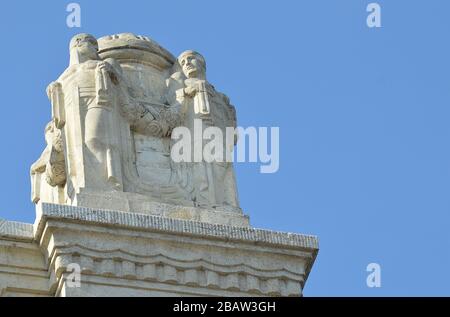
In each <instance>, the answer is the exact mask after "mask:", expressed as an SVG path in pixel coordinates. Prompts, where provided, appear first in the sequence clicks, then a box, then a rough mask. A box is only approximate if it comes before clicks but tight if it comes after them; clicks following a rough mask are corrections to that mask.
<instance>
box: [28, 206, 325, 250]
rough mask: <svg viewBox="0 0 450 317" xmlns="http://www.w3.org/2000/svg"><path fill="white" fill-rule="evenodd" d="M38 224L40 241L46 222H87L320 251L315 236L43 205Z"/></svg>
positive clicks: (37, 231)
mask: <svg viewBox="0 0 450 317" xmlns="http://www.w3.org/2000/svg"><path fill="white" fill-rule="evenodd" d="M37 210H38V215H39V216H38V217H37V219H40V220H39V222H38V223H37V224H36V226H35V236H36V238H37V239H39V237H40V235H41V234H42V230H43V227H42V226H43V224H44V222H45V220H46V219H52V218H58V219H68V220H75V221H85V222H89V223H95V224H99V225H105V226H109V225H113V226H120V227H126V228H131V229H135V230H144V231H147V230H148V231H159V232H170V233H173V234H180V235H192V236H202V237H209V238H215V239H221V240H233V241H241V242H246V243H254V244H266V245H279V246H283V247H285V248H286V247H288V248H294V249H310V250H311V249H312V251H317V250H318V248H319V245H318V239H317V237H315V236H310V235H302V234H295V233H287V232H277V231H271V230H263V229H253V228H241V227H232V226H225V225H216V224H209V223H204V222H197V221H190V220H179V219H172V218H165V217H159V216H152V215H145V214H137V213H129V212H121V211H111V210H101V209H92V208H86V207H73V206H66V205H56V204H49V203H42V204H40V205H39V206H38V208H37Z"/></svg>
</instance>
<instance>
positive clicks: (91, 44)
mask: <svg viewBox="0 0 450 317" xmlns="http://www.w3.org/2000/svg"><path fill="white" fill-rule="evenodd" d="M70 47H71V49H76V50H77V51H78V53H79V54H80V55H82V56H84V57H86V58H87V59H97V57H98V53H97V51H98V43H97V40H96V39H95V38H94V37H93V36H92V35H89V34H80V35H77V36H75V37H74V38H73V39H72V41H71V43H70Z"/></svg>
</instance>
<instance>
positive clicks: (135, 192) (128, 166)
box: [31, 33, 249, 226]
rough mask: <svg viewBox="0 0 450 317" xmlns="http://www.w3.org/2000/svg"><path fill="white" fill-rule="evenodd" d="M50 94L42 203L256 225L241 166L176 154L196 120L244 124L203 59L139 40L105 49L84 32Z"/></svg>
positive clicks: (36, 175)
mask: <svg viewBox="0 0 450 317" xmlns="http://www.w3.org/2000/svg"><path fill="white" fill-rule="evenodd" d="M47 93H48V96H49V99H50V101H51V104H52V119H51V122H50V123H49V124H48V125H47V127H46V129H45V131H46V132H45V136H46V141H47V147H46V148H45V150H44V152H43V153H42V155H41V157H40V158H39V159H38V161H36V163H34V164H33V165H32V167H31V178H32V201H33V202H35V203H37V202H39V201H41V202H49V203H56V204H64V205H73V206H84V207H93V208H111V209H114V210H122V211H135V212H142V213H153V211H154V210H155V208H154V203H161V204H166V206H168V205H174V206H179V207H177V208H171V210H170V211H168V213H169V216H170V217H178V215H180V218H186V217H191V218H190V219H192V220H198V219H199V218H201V220H202V221H205V222H210V221H211V222H215V223H224V224H234V225H239V226H249V223H248V219H247V218H246V217H245V216H244V215H243V213H242V210H241V209H240V207H239V202H238V198H237V189H236V181H235V176H234V170H233V166H232V163H230V162H206V161H205V160H203V159H202V160H201V161H196V162H193V161H192V162H175V161H173V160H172V159H171V156H170V152H171V148H172V146H173V144H174V141H173V140H172V138H171V134H172V131H173V129H174V128H177V127H186V128H188V129H189V130H190V131H193V129H194V121H195V120H197V119H198V120H202V121H203V123H204V124H203V130H205V129H207V128H208V127H210V126H214V127H218V128H220V129H222V131H223V132H224V133H225V128H226V127H235V126H236V113H235V109H234V107H233V106H232V105H231V104H230V101H229V99H228V97H227V96H225V95H224V94H222V93H220V92H218V91H217V90H216V89H215V88H214V87H213V86H212V85H211V84H210V83H209V82H208V81H207V80H206V62H205V60H204V58H203V57H202V56H201V55H200V54H198V53H196V52H193V51H186V52H184V53H182V54H181V55H180V57H179V58H178V59H175V58H174V57H173V56H172V54H170V53H169V52H168V51H166V50H165V49H164V48H162V47H161V46H160V45H158V44H157V43H155V42H154V41H153V40H151V39H149V38H147V37H144V36H136V35H134V34H130V33H124V34H117V35H112V36H106V37H103V38H100V39H99V40H98V41H97V40H96V39H95V38H94V37H93V36H91V35H89V34H79V35H77V36H75V37H74V38H73V39H72V41H71V43H70V64H69V67H68V68H67V69H66V70H65V71H64V72H63V74H62V75H61V76H60V77H59V78H58V79H57V80H56V81H55V82H53V83H51V84H50V85H49V87H48V89H47ZM231 146H233V144H231ZM224 150H225V151H228V152H230V151H231V150H232V149H231V148H229V147H227V148H224ZM192 159H193V158H192ZM180 206H184V207H187V208H186V209H184V210H183V211H180ZM189 208H190V209H189ZM193 208H199V209H201V211H200V210H199V211H198V212H195V211H193ZM206 211H210V213H211V217H209V216H206V213H207V212H206ZM217 212H224V213H223V215H221V216H219V217H217V216H215V215H216V214H217Z"/></svg>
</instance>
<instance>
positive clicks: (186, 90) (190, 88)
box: [184, 86, 198, 98]
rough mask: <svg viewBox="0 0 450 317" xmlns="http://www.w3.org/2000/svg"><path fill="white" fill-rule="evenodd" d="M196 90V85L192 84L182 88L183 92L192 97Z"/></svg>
mask: <svg viewBox="0 0 450 317" xmlns="http://www.w3.org/2000/svg"><path fill="white" fill-rule="evenodd" d="M197 92H198V89H197V87H194V86H188V87H186V88H184V94H185V95H186V96H188V97H191V98H192V97H194V96H195V94H196V93H197Z"/></svg>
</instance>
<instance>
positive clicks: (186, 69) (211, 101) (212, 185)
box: [167, 50, 239, 210]
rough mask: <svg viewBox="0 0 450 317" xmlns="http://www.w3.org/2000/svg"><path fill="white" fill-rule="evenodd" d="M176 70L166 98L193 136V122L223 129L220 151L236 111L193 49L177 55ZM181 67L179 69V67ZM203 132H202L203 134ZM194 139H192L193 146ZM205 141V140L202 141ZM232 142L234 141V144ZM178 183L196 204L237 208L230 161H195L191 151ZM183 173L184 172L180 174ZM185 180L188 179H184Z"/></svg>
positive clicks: (180, 166) (233, 125) (233, 121)
mask: <svg viewBox="0 0 450 317" xmlns="http://www.w3.org/2000/svg"><path fill="white" fill-rule="evenodd" d="M177 62H178V65H175V73H174V74H173V75H171V77H170V78H169V80H168V81H167V83H168V97H167V98H168V100H169V102H170V103H171V104H172V105H178V107H179V108H180V109H184V110H183V122H182V125H183V126H186V127H187V128H188V129H189V130H190V131H192V133H191V135H194V124H195V123H194V122H195V120H196V119H197V120H201V123H202V130H203V131H204V130H205V129H207V128H208V127H211V126H215V127H218V128H220V129H221V130H222V136H223V138H224V139H223V140H222V143H223V145H224V149H223V151H222V152H223V153H226V152H227V151H228V152H230V151H231V150H232V149H229V148H226V142H225V136H226V133H227V132H226V128H227V127H232V128H235V127H236V112H235V109H234V107H233V106H232V105H231V104H230V102H229V99H228V97H227V96H225V95H224V94H222V93H219V92H217V91H216V90H215V88H214V87H213V86H212V85H211V84H209V83H208V82H207V80H206V62H205V59H204V58H203V56H202V55H200V54H199V53H197V52H195V51H191V50H189V51H185V52H183V53H182V54H181V55H180V56H179V57H178V60H177ZM179 69H181V71H180V70H179ZM203 131H202V134H203ZM195 142H196V141H195V140H194V139H192V148H194V143H195ZM201 142H204V143H205V141H203V140H202V141H201ZM233 145H234V143H233ZM176 168H178V169H179V170H180V172H179V175H180V180H181V182H180V184H182V186H184V187H185V188H188V190H189V191H190V192H191V195H192V196H191V197H192V198H193V200H194V201H195V202H196V204H197V205H198V206H215V207H219V208H222V209H223V208H229V210H232V209H233V208H238V207H239V205H238V198H237V190H236V181H235V176H234V171H233V166H232V163H231V162H227V161H226V160H225V157H224V159H223V160H222V162H217V161H214V162H210V163H208V162H205V160H204V159H202V161H201V162H196V161H195V158H194V153H192V157H191V160H190V162H188V163H180V164H179V165H178V166H177V167H176ZM183 174H184V175H183ZM186 179H188V180H186Z"/></svg>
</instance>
